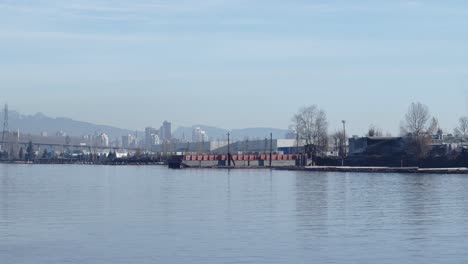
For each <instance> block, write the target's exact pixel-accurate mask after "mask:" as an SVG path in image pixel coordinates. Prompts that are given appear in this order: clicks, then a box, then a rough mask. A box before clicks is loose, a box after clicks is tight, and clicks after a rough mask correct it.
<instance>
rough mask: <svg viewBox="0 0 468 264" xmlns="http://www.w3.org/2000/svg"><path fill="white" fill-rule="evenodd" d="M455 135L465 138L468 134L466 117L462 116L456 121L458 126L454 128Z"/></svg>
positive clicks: (467, 119)
mask: <svg viewBox="0 0 468 264" xmlns="http://www.w3.org/2000/svg"><path fill="white" fill-rule="evenodd" d="M454 132H455V135H458V136H462V137H463V138H465V137H466V136H467V134H468V117H466V116H462V117H460V119H459V120H458V126H457V127H456V128H455V131H454Z"/></svg>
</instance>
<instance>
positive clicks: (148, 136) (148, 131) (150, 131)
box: [145, 127, 160, 149]
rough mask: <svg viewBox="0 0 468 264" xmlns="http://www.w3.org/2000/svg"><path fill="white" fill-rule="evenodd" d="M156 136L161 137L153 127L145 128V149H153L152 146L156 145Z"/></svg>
mask: <svg viewBox="0 0 468 264" xmlns="http://www.w3.org/2000/svg"><path fill="white" fill-rule="evenodd" d="M154 136H158V138H160V137H159V131H158V130H157V129H155V128H152V127H147V128H145V147H146V148H147V149H151V146H153V145H154Z"/></svg>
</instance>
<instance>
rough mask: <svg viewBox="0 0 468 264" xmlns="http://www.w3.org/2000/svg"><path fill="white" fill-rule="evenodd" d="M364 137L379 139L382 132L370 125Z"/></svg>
mask: <svg viewBox="0 0 468 264" xmlns="http://www.w3.org/2000/svg"><path fill="white" fill-rule="evenodd" d="M366 136H368V137H381V136H383V132H382V129H380V128H377V127H376V126H374V125H370V127H369V130H368V131H367V135H366Z"/></svg>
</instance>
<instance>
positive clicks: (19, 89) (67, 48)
mask: <svg viewBox="0 0 468 264" xmlns="http://www.w3.org/2000/svg"><path fill="white" fill-rule="evenodd" d="M467 17H468V3H467V2H466V1H435V0H427V1H422V0H414V1H407V0H405V1H403V0H395V1H352V0H349V1H348V0H347V1H322V0H317V1H309V0H307V1H306V0H297V1H276V0H273V1H266V0H259V1H244V0H240V1H227V0H213V1H211V0H210V1H195V0H184V1H182V0H173V1H163V0H155V1H149V0H147V1H144V0H134V1H123V0H112V1H111V0H96V1H87V0H76V1H52V0H38V1H22V0H21V1H10V0H0V25H1V26H0V58H1V60H0V87H1V88H0V91H1V93H0V102H8V103H9V105H10V106H11V107H12V108H14V109H16V110H18V111H20V112H21V113H25V114H34V113H36V112H38V111H42V112H44V113H45V114H47V115H49V116H54V117H60V116H66V117H70V118H73V119H76V120H83V121H88V122H92V123H98V124H106V125H111V126H116V127H122V128H128V129H130V130H136V129H138V130H143V129H144V127H145V126H154V127H158V126H159V125H160V124H161V123H162V121H163V120H169V121H172V123H173V126H174V127H178V126H191V125H192V124H197V123H202V124H210V125H212V126H216V127H223V128H226V129H233V128H242V127H274V128H280V129H287V127H288V125H289V123H290V119H291V116H292V115H293V114H294V113H295V112H296V111H297V109H298V108H299V107H301V106H304V105H310V104H317V105H318V106H319V107H321V108H323V109H325V110H326V111H327V114H328V117H329V123H330V132H333V131H334V130H337V129H341V120H343V119H345V120H347V129H348V131H349V132H350V134H359V135H362V134H364V133H365V131H366V130H367V128H368V127H369V125H370V124H374V125H376V126H377V127H380V128H382V129H383V131H384V132H385V131H389V132H391V133H393V134H396V133H398V128H399V124H400V120H402V118H403V116H404V113H405V111H406V110H407V107H408V105H409V104H410V103H411V102H413V101H421V102H423V103H425V104H427V105H428V106H429V108H430V110H431V113H432V114H433V115H435V116H436V117H438V118H439V120H440V123H441V126H442V128H443V129H445V130H446V131H451V130H452V128H453V127H454V126H455V125H456V122H457V119H458V118H459V116H461V115H466V114H467V112H468V107H467V98H468V92H467V90H468V87H467V84H468V83H467V78H468V65H467V61H468V49H467V48H466V47H468V34H466V28H467V27H468V18H467Z"/></svg>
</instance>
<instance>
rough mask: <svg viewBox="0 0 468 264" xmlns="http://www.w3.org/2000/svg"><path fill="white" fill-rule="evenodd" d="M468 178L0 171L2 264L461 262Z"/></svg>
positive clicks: (67, 168)
mask: <svg viewBox="0 0 468 264" xmlns="http://www.w3.org/2000/svg"><path fill="white" fill-rule="evenodd" d="M466 241H468V176H466V175H424V174H422V175H419V174H370V173H369V174H366V173H325V172H290V171H270V170H230V171H228V170H209V169H207V170H203V169H199V170H197V169H194V170H190V169H187V170H169V169H167V168H165V167H158V166H128V167H125V166H115V167H112V166H86V165H6V164H1V165H0V263H2V264H21V263H28V264H29V263H31V264H42V263H44V264H45V263H47V264H51V263H73V264H75V263H76V264H78V263H80V264H81V263H88V264H89V263H96V264H98V263H99V264H102V263H109V264H111V263H112V264H114V263H129V264H139V263H200V264H202V263H203V264H207V263H216V264H219V263H245V264H248V263H252V264H253V263H256V264H259V263H260V264H261V263H372V264H374V263H379V264H382V263H399V264H403V263H466V261H468V245H467V244H465V242H466Z"/></svg>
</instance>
